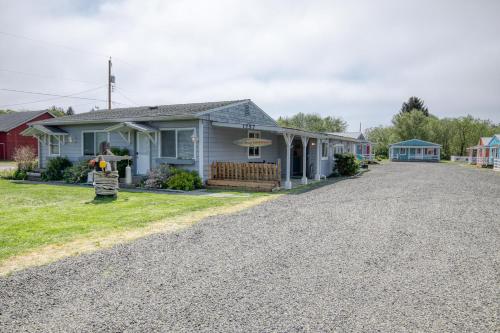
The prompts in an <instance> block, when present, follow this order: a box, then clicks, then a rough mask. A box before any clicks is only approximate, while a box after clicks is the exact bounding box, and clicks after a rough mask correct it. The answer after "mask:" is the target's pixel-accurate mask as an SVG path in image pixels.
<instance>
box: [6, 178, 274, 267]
mask: <svg viewBox="0 0 500 333" xmlns="http://www.w3.org/2000/svg"><path fill="white" fill-rule="evenodd" d="M262 195H264V194H250V195H248V196H240V197H238V196H230V197H224V196H220V197H213V196H194V195H181V194H157V193H135V192H120V193H119V195H118V199H116V200H98V201H94V189H93V188H90V187H89V188H86V187H74V186H56V185H45V184H41V185H36V184H22V183H13V182H9V181H6V180H2V179H0V262H2V260H5V259H7V258H9V257H12V256H15V255H18V254H22V253H24V252H28V251H30V250H33V249H36V248H37V247H41V246H44V245H49V244H60V243H65V242H69V241H71V240H75V239H78V238H81V237H85V236H87V237H90V236H92V237H93V236H95V235H107V234H110V233H112V232H115V231H123V230H127V229H134V228H140V227H144V226H146V225H147V224H148V223H151V222H155V221H159V220H162V219H166V218H171V217H176V216H181V215H184V214H188V213H191V212H193V211H201V210H207V209H211V208H214V207H221V206H232V205H234V204H237V203H242V202H243V201H246V200H250V199H252V198H255V197H256V196H262Z"/></svg>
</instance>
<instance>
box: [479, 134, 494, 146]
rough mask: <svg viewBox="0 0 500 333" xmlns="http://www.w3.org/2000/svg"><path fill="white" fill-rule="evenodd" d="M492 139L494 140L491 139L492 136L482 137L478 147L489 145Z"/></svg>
mask: <svg viewBox="0 0 500 333" xmlns="http://www.w3.org/2000/svg"><path fill="white" fill-rule="evenodd" d="M491 139H492V137H490V136H482V137H480V138H479V144H478V146H487V145H488V143H489V142H490V141H491Z"/></svg>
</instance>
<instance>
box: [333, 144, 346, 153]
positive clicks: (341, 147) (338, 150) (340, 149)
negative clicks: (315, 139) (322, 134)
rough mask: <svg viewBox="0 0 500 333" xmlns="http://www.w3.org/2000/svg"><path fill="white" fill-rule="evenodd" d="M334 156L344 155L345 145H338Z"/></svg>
mask: <svg viewBox="0 0 500 333" xmlns="http://www.w3.org/2000/svg"><path fill="white" fill-rule="evenodd" d="M334 148H335V150H334V154H343V153H344V145H343V144H342V143H336V144H335V145H334Z"/></svg>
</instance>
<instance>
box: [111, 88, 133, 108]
mask: <svg viewBox="0 0 500 333" xmlns="http://www.w3.org/2000/svg"><path fill="white" fill-rule="evenodd" d="M115 89H116V92H117V93H118V94H119V95H120V96H122V97H123V98H125V99H126V100H128V101H129V102H131V103H132V104H134V105H135V106H139V103H136V102H134V101H133V100H132V99H130V98H129V97H127V96H126V95H125V94H123V93H122V91H123V89H120V88H118V87H117V86H115Z"/></svg>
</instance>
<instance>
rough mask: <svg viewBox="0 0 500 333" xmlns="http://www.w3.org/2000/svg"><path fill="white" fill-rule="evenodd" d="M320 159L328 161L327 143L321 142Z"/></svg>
mask: <svg viewBox="0 0 500 333" xmlns="http://www.w3.org/2000/svg"><path fill="white" fill-rule="evenodd" d="M321 158H322V159H323V160H327V159H328V142H321Z"/></svg>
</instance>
